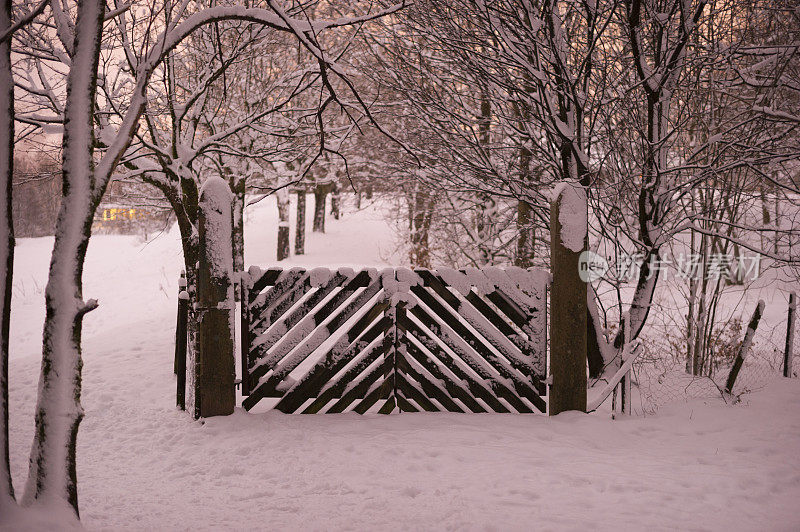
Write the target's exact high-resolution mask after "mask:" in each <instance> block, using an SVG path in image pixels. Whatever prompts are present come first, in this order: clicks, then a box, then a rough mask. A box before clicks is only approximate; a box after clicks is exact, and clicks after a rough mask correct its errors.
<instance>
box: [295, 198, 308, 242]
mask: <svg viewBox="0 0 800 532" xmlns="http://www.w3.org/2000/svg"><path fill="white" fill-rule="evenodd" d="M305 252H306V191H305V190H303V189H301V190H298V191H297V230H296V231H295V234H294V254H295V255H305Z"/></svg>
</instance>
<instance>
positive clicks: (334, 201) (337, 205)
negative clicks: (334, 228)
mask: <svg viewBox="0 0 800 532" xmlns="http://www.w3.org/2000/svg"><path fill="white" fill-rule="evenodd" d="M331 214H332V215H333V219H334V220H338V219H339V216H341V195H340V194H339V187H338V186H334V187H333V193H332V194H331Z"/></svg>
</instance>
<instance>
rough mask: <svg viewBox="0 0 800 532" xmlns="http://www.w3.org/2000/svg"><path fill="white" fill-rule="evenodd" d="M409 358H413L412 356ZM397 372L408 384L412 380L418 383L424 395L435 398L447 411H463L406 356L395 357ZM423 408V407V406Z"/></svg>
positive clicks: (410, 383)
mask: <svg viewBox="0 0 800 532" xmlns="http://www.w3.org/2000/svg"><path fill="white" fill-rule="evenodd" d="M411 360H414V359H413V358H412V359H411ZM397 372H398V373H400V374H401V375H403V377H404V378H405V379H406V380H407V381H408V382H409V385H412V382H416V383H417V384H419V386H420V387H421V388H422V392H423V393H424V394H425V396H426V397H430V398H431V399H435V400H436V401H437V402H438V403H439V404H441V405H442V406H443V407H444V409H445V410H447V411H448V412H463V410H462V409H461V408H460V407H459V406H458V405H457V404H456V403H455V401H453V399H452V398H451V397H450V396H449V395H448V394H447V392H446V391H445V390H443V389H442V388H441V387H440V385H438V384H437V383H434V382H433V381H431V380H430V379H429V378H428V377H426V376H425V375H424V374H423V373H422V372H421V371H417V370H416V369H415V368H414V367H413V366H412V365H411V362H410V361H409V360H407V359H406V358H403V357H400V358H398V359H397ZM415 401H416V399H415ZM416 402H417V404H419V405H420V406H422V403H420V402H419V401H416ZM423 408H425V407H424V406H423ZM436 411H439V409H438V408H436Z"/></svg>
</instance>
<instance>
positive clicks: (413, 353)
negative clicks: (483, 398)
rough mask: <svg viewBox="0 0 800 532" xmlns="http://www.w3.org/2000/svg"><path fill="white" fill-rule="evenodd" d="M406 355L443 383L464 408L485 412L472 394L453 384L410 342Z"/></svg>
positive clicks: (407, 345) (438, 367)
mask: <svg viewBox="0 0 800 532" xmlns="http://www.w3.org/2000/svg"><path fill="white" fill-rule="evenodd" d="M406 354H407V355H408V356H409V357H410V358H412V359H413V360H414V361H415V362H416V363H417V364H419V365H420V366H422V367H423V368H425V370H426V371H427V372H428V373H430V374H431V375H432V376H433V377H434V378H435V379H438V380H439V381H440V382H443V383H444V387H445V390H446V391H447V393H448V394H450V396H451V397H452V398H454V399H458V400H459V401H461V402H462V403H463V404H464V406H466V407H467V408H468V409H469V410H471V411H472V412H486V409H485V408H483V407H482V406H481V404H480V403H479V402H477V401H476V400H475V399H474V398H473V397H472V394H471V392H470V391H469V390H468V389H465V388H463V387H462V386H460V385H459V384H456V383H455V382H453V377H451V376H449V375H446V374H445V373H444V371H443V370H442V369H441V367H440V366H439V365H438V364H435V363H434V362H433V361H431V360H428V356H427V355H426V354H425V353H423V352H422V351H421V350H420V349H419V348H418V347H417V346H416V345H414V343H413V342H411V341H409V342H408V343H407V344H406Z"/></svg>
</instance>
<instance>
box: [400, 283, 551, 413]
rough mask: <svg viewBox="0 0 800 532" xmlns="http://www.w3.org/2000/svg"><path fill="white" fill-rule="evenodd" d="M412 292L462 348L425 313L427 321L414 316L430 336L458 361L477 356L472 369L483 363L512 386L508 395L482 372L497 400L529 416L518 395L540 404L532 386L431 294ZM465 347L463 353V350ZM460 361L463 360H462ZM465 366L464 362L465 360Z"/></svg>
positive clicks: (500, 384) (422, 289) (418, 308)
mask: <svg viewBox="0 0 800 532" xmlns="http://www.w3.org/2000/svg"><path fill="white" fill-rule="evenodd" d="M411 292H412V293H413V294H414V295H415V296H416V297H417V299H419V300H420V301H422V302H423V303H425V305H427V306H428V308H430V309H431V311H432V312H433V313H434V314H435V315H436V316H437V317H438V318H439V319H441V320H442V322H443V323H444V324H445V325H446V326H447V327H449V328H450V329H451V330H452V331H453V332H454V333H455V335H456V336H457V337H458V338H459V340H461V345H456V342H455V341H453V335H451V334H446V333H444V332H443V331H442V330H441V325H440V324H439V323H438V322H437V321H436V320H434V319H433V318H432V317H430V316H429V315H427V313H425V315H426V319H422V318H420V317H419V316H417V317H418V318H419V319H420V321H421V322H422V323H424V324H425V326H426V327H428V328H429V329H431V331H432V332H434V333H435V334H436V335H437V336H438V337H439V338H441V339H442V341H444V342H445V345H447V346H448V347H449V348H450V349H452V350H453V351H454V352H455V353H457V354H459V356H460V357H461V353H462V352H464V353H465V354H468V353H467V352H468V351H471V352H472V354H474V355H476V358H475V359H474V362H473V365H474V366H476V367H478V366H479V365H481V364H480V361H484V362H486V363H487V364H489V365H490V366H491V367H492V368H493V369H494V370H495V371H497V372H498V373H499V374H500V376H501V377H502V378H503V379H508V380H510V381H511V382H513V383H514V389H515V392H511V391H510V390H508V388H506V386H505V385H504V384H502V383H501V382H500V381H498V380H496V379H494V378H493V375H492V374H491V373H489V372H485V371H484V373H483V374H480V373H479V374H480V375H481V377H483V378H484V379H486V380H488V381H490V382H491V383H492V389H494V390H495V392H496V393H497V394H498V396H500V397H503V398H504V399H505V400H506V401H508V402H509V403H510V404H511V405H512V406H513V407H514V408H516V409H517V410H518V411H520V412H525V413H528V412H531V410H530V407H528V406H527V405H526V404H525V403H523V402H522V401H521V400H520V399H519V397H518V395H517V394H519V395H520V396H522V397H525V398H526V399H528V400H529V401H531V402H532V403H534V404H536V402H537V401H538V402H543V401H542V398H541V397H539V395H538V393H537V392H536V390H535V389H533V387H532V384H531V383H530V382H528V381H527V377H526V376H524V375H520V374H518V373H516V372H514V371H513V370H510V369H509V368H508V367H507V366H506V364H505V363H504V362H503V361H502V360H500V359H499V358H498V356H497V355H495V354H494V353H493V352H492V351H491V350H490V349H489V348H487V347H486V345H485V344H483V342H482V341H481V340H480V339H479V338H477V337H476V336H475V335H474V334H473V333H472V332H470V331H469V329H467V328H466V327H465V326H464V324H463V323H461V322H460V321H459V319H458V317H457V316H454V315H453V314H452V313H450V311H448V310H447V309H445V308H444V306H442V304H441V303H439V302H438V301H437V300H435V299H434V298H433V296H432V295H430V293H429V292H427V291H426V290H425V289H424V288H423V287H420V286H413V287H411ZM414 311H418V312H420V311H421V309H420V307H419V305H417V306H416V307H414V308H413V309H412V312H414ZM421 312H424V311H421ZM415 315H416V314H415ZM432 327H438V328H439V329H440V330H439V331H434V330H433V329H432ZM465 347H466V349H464V348H465ZM461 358H462V359H463V358H464V357H461ZM465 362H467V361H466V360H465ZM509 365H510V364H509Z"/></svg>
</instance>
